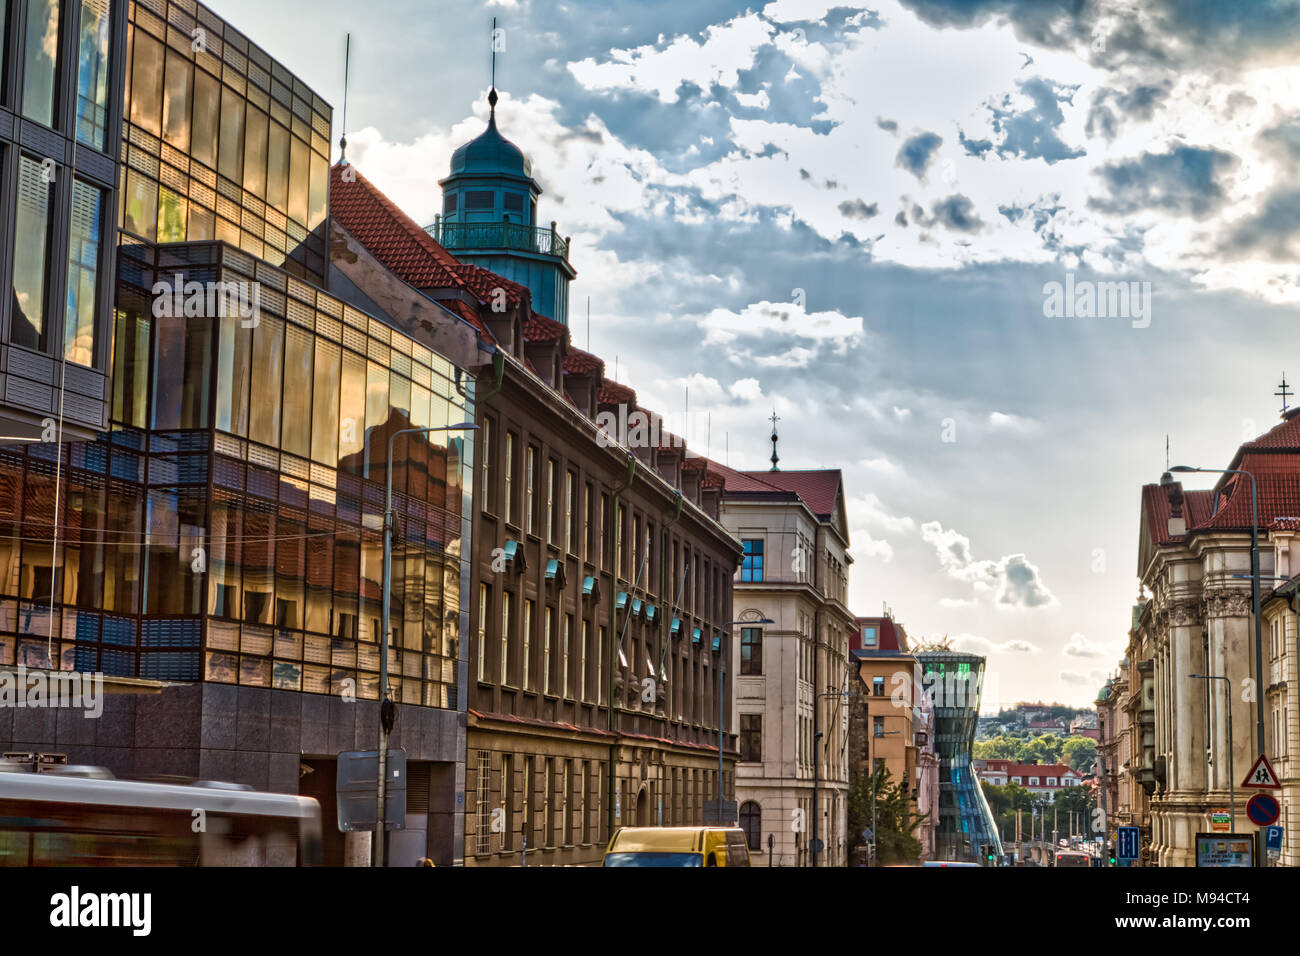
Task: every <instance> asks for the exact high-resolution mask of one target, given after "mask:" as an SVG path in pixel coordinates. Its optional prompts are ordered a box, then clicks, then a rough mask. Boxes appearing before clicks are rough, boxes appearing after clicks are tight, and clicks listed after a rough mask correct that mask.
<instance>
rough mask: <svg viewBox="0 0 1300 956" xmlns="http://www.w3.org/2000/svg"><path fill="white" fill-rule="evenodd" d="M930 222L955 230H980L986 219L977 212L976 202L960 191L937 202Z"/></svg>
mask: <svg viewBox="0 0 1300 956" xmlns="http://www.w3.org/2000/svg"><path fill="white" fill-rule="evenodd" d="M930 223H932V224H936V225H940V226H943V227H944V228H946V229H951V230H953V231H954V232H979V231H980V229H982V228H983V226H984V221H983V220H982V219H980V217H979V215H978V214H977V213H976V212H975V204H974V203H973V202H971V201H970V199H969V198H968V197H966V196H963V195H961V194H960V193H957V194H956V195H954V196H949V197H948V198H947V199H941V200H939V202H937V203H935V206H934V215H933V216H931V217H930Z"/></svg>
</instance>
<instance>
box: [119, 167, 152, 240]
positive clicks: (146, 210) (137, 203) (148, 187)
mask: <svg viewBox="0 0 1300 956" xmlns="http://www.w3.org/2000/svg"><path fill="white" fill-rule="evenodd" d="M122 207H123V218H122V228H123V229H125V230H126V231H127V232H130V233H134V234H135V235H137V236H139V237H140V238H142V239H147V240H148V241H149V242H154V241H156V240H157V238H158V184H157V183H156V182H154V181H153V180H152V179H150V178H149V177H148V176H145V175H143V174H142V173H138V172H136V171H135V170H134V169H128V170H127V172H126V189H125V190H124V191H123V194H122Z"/></svg>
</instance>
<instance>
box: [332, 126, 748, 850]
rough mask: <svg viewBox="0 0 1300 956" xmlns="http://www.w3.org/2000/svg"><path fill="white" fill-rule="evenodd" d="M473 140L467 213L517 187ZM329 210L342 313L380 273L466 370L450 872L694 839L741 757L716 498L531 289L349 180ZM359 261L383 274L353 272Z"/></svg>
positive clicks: (518, 172)
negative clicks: (463, 693) (427, 310)
mask: <svg viewBox="0 0 1300 956" xmlns="http://www.w3.org/2000/svg"><path fill="white" fill-rule="evenodd" d="M483 136H484V138H486V139H488V140H491V142H490V143H488V144H487V145H490V146H492V149H486V148H482V149H480V148H479V147H480V146H483V145H484V144H482V143H479V142H478V141H475V143H471V144H469V145H468V146H467V147H465V148H463V149H462V150H459V151H458V152H457V156H458V159H457V160H454V161H453V165H454V167H455V168H456V173H457V175H460V174H465V175H468V174H469V172H474V173H475V175H476V176H477V178H476V180H475V185H476V186H477V187H479V188H481V189H483V190H485V191H487V190H488V189H489V187H491V186H492V185H493V184H496V185H497V186H499V187H500V188H501V189H502V190H508V188H513V187H511V186H510V184H515V185H516V186H517V184H518V183H519V182H521V181H522V180H523V179H524V178H528V179H529V180H531V168H530V167H529V166H528V165H527V161H526V159H525V158H524V157H523V154H522V153H521V152H520V151H519V150H518V149H517V148H515V147H513V146H511V145H510V144H508V143H506V141H504V140H503V139H501V142H497V140H498V139H500V133H499V132H498V131H497V130H496V123H495V115H494V116H493V120H492V122H491V124H490V126H489V129H488V131H487V132H485V133H484V134H483ZM476 143H478V145H475V144H476ZM502 144H505V145H502ZM507 147H509V148H507ZM485 156H486V157H487V158H488V159H489V160H490V162H489V163H488V164H487V165H476V164H478V163H479V162H480V161H486V160H484V157H485ZM470 167H473V168H472V169H471V168H470ZM456 181H457V182H459V180H456ZM331 202H332V209H333V215H334V216H335V217H336V218H337V219H338V221H339V223H340V224H341V226H342V227H343V228H345V229H346V231H347V232H348V234H349V235H350V236H351V237H354V238H355V239H356V241H357V242H358V244H359V246H360V249H359V250H351V249H350V250H349V252H348V256H347V258H348V260H349V262H348V263H346V264H345V263H343V262H342V260H340V261H339V267H340V269H343V270H346V271H347V272H348V275H349V279H350V281H351V282H352V283H353V284H354V285H355V286H356V288H357V289H358V291H359V293H360V294H362V295H365V296H368V297H371V298H374V299H382V298H383V296H384V295H385V289H384V288H382V282H380V281H374V277H375V276H376V275H378V276H382V275H383V274H384V269H391V270H392V272H393V273H395V274H397V275H398V276H399V277H400V278H401V279H402V280H403V281H404V282H406V283H407V284H408V285H409V286H411V287H414V288H416V289H419V290H420V291H421V293H422V294H424V295H425V296H426V297H427V298H428V299H429V300H431V301H436V302H439V303H442V304H444V305H445V306H446V307H447V308H449V309H452V310H454V311H456V312H457V313H458V314H460V315H462V316H463V318H464V319H465V321H466V322H467V323H469V324H471V325H472V326H473V327H474V328H475V329H476V332H477V335H478V336H479V340H480V343H481V345H482V347H483V349H484V352H483V358H482V364H481V365H480V367H479V369H478V371H479V377H478V392H477V395H478V406H477V413H478V417H477V419H476V421H477V423H478V425H479V427H480V431H479V433H478V436H477V437H478V442H477V447H478V449H479V455H478V458H477V459H476V461H475V469H476V476H475V489H476V507H475V509H474V523H475V532H474V545H473V554H472V569H473V570H472V575H473V576H472V582H471V584H470V590H469V608H468V611H469V619H470V634H469V640H468V642H467V646H468V649H469V670H470V673H469V688H468V693H467V698H466V707H467V721H468V741H467V760H468V763H467V768H468V776H467V778H466V789H465V813H464V833H465V841H466V854H465V861H466V864H467V865H471V866H511V865H518V864H519V863H520V862H524V861H526V863H527V865H530V866H531V865H570V864H576V865H590V864H598V863H599V861H600V859H601V856H602V853H603V850H604V846H605V845H606V843H607V841H608V840H609V837H610V835H611V832H612V830H613V829H614V828H616V827H619V826H626V825H635V824H640V825H649V826H654V825H664V826H668V825H683V824H700V823H703V822H705V813H706V803H709V802H713V801H716V800H717V799H718V796H719V793H721V795H722V796H723V798H724V800H726V801H730V800H731V799H732V798H733V797H734V792H735V762H736V756H737V736H736V730H735V726H734V723H733V717H732V678H731V675H730V674H729V673H727V671H726V668H725V666H724V665H725V663H726V661H727V660H728V658H729V655H730V654H731V653H732V647H733V645H734V641H735V639H736V638H735V637H734V636H733V635H731V634H729V633H727V631H726V629H725V625H726V624H727V623H728V622H730V621H731V620H732V592H731V578H732V574H733V572H734V571H735V568H736V566H737V564H738V563H739V560H740V553H741V548H740V544H739V543H738V542H737V541H736V540H735V539H734V537H733V536H732V535H730V534H729V533H728V532H727V530H726V529H725V528H723V526H722V525H721V524H720V523H719V522H718V517H719V502H720V499H721V494H722V480H723V479H722V476H721V475H720V473H719V472H718V471H717V470H716V469H715V468H714V467H713V466H712V465H711V464H710V463H706V462H704V461H703V460H702V459H699V458H696V457H693V456H690V455H689V454H688V452H687V449H686V447H685V445H684V443H683V442H681V441H680V440H679V439H676V438H675V437H674V436H672V435H669V434H668V433H667V432H665V431H663V430H662V427H661V426H662V423H661V421H660V420H659V417H658V416H657V415H655V414H654V413H653V412H650V411H648V410H646V409H643V408H641V407H640V406H639V405H638V404H637V399H636V393H635V392H634V391H633V390H632V389H630V388H628V387H627V386H625V385H622V384H620V383H617V382H615V381H613V380H612V379H609V378H607V377H606V376H605V366H604V363H603V362H602V361H601V360H600V358H598V357H597V356H595V355H592V354H590V353H588V352H585V351H583V350H581V349H578V348H576V347H575V346H573V344H572V343H571V341H570V337H569V334H568V329H567V328H566V326H565V325H564V324H563V323H561V322H558V321H555V319H554V318H552V317H550V316H546V315H543V314H540V313H539V312H538V311H534V306H535V304H536V303H538V301H539V300H538V298H537V297H535V295H534V291H533V290H532V289H530V288H529V287H527V286H525V285H523V284H521V283H519V282H515V281H513V280H511V279H510V278H507V277H505V276H502V275H498V274H496V273H493V272H489V271H488V270H487V269H485V268H483V267H482V266H480V265H476V264H474V263H473V262H462V261H460V260H458V259H457V258H455V257H453V256H452V255H451V254H450V253H449V252H448V250H447V249H445V248H444V247H443V246H442V245H440V244H439V243H438V242H437V241H435V239H434V238H433V236H432V235H431V234H430V232H429V231H426V230H423V229H420V228H419V227H417V226H416V225H415V224H414V222H412V221H411V220H410V219H409V217H407V216H405V214H403V213H402V212H401V211H400V210H398V209H397V208H396V206H394V205H393V204H392V203H391V202H390V201H388V200H387V199H386V198H385V197H383V195H382V194H381V193H379V191H378V190H376V189H375V188H374V186H373V185H371V184H370V183H369V182H368V181H367V180H366V179H365V177H364V176H363V175H361V174H360V172H359V171H357V170H356V169H354V168H348V167H341V168H340V167H336V169H335V175H334V182H333V187H332V190H331ZM481 238H482V237H480V239H481ZM476 241H479V240H476ZM483 241H486V240H483ZM498 251H500V252H501V253H502V254H503V255H504V254H507V253H509V254H511V255H513V254H514V253H515V252H517V251H518V250H514V249H505V248H503V249H500V250H498ZM367 254H368V255H372V256H374V257H375V260H376V262H377V263H378V265H379V267H380V268H378V269H376V270H370V271H367V270H365V269H361V268H360V267H359V265H358V263H359V262H360V258H359V257H360V256H363V255H367ZM547 301H548V303H549V302H550V301H552V300H547ZM619 423H622V424H621V425H620V424H619ZM628 423H631V427H630V428H629V427H628ZM641 423H645V425H646V427H645V428H644V429H643V428H641V427H640V424H641ZM720 731H721V732H720ZM719 744H721V757H722V760H721V767H720V761H719V753H720V750H719ZM720 771H721V773H720Z"/></svg>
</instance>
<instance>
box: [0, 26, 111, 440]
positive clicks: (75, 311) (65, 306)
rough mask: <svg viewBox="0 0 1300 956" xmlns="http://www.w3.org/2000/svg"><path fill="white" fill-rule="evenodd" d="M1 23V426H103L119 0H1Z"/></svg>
mask: <svg viewBox="0 0 1300 956" xmlns="http://www.w3.org/2000/svg"><path fill="white" fill-rule="evenodd" d="M2 16H3V21H0V222H3V223H4V224H5V228H4V229H3V230H0V282H4V283H5V284H7V285H8V286H9V287H10V289H11V291H10V294H9V295H6V296H0V436H3V437H5V438H10V439H17V440H42V439H43V440H45V441H49V440H51V438H53V437H55V436H54V435H51V434H50V428H49V422H51V421H53V422H55V423H57V426H58V427H57V432H56V435H57V436H58V437H60V438H61V439H63V440H68V439H77V438H89V437H91V436H93V435H94V434H96V433H98V432H99V431H101V430H102V429H103V428H104V427H105V426H107V424H108V418H107V364H108V353H109V344H110V343H109V338H110V325H111V318H112V306H113V280H114V248H113V247H114V242H113V238H112V235H113V234H112V225H113V223H112V219H111V216H112V210H113V209H114V208H115V207H116V204H117V183H118V179H119V171H118V164H117V156H118V152H119V143H120V130H121V117H122V112H123V95H122V83H121V78H122V69H123V52H124V50H125V48H126V20H127V2H126V0H6V3H5V7H4V12H3V14H2Z"/></svg>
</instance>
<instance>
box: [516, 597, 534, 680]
mask: <svg viewBox="0 0 1300 956" xmlns="http://www.w3.org/2000/svg"><path fill="white" fill-rule="evenodd" d="M532 645H533V602H532V601H529V600H525V601H524V633H523V676H522V678H521V679H520V682H519V683H520V686H522V687H523V689H524V690H532V689H533V675H532V661H531V660H530V656H531V652H532Z"/></svg>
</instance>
